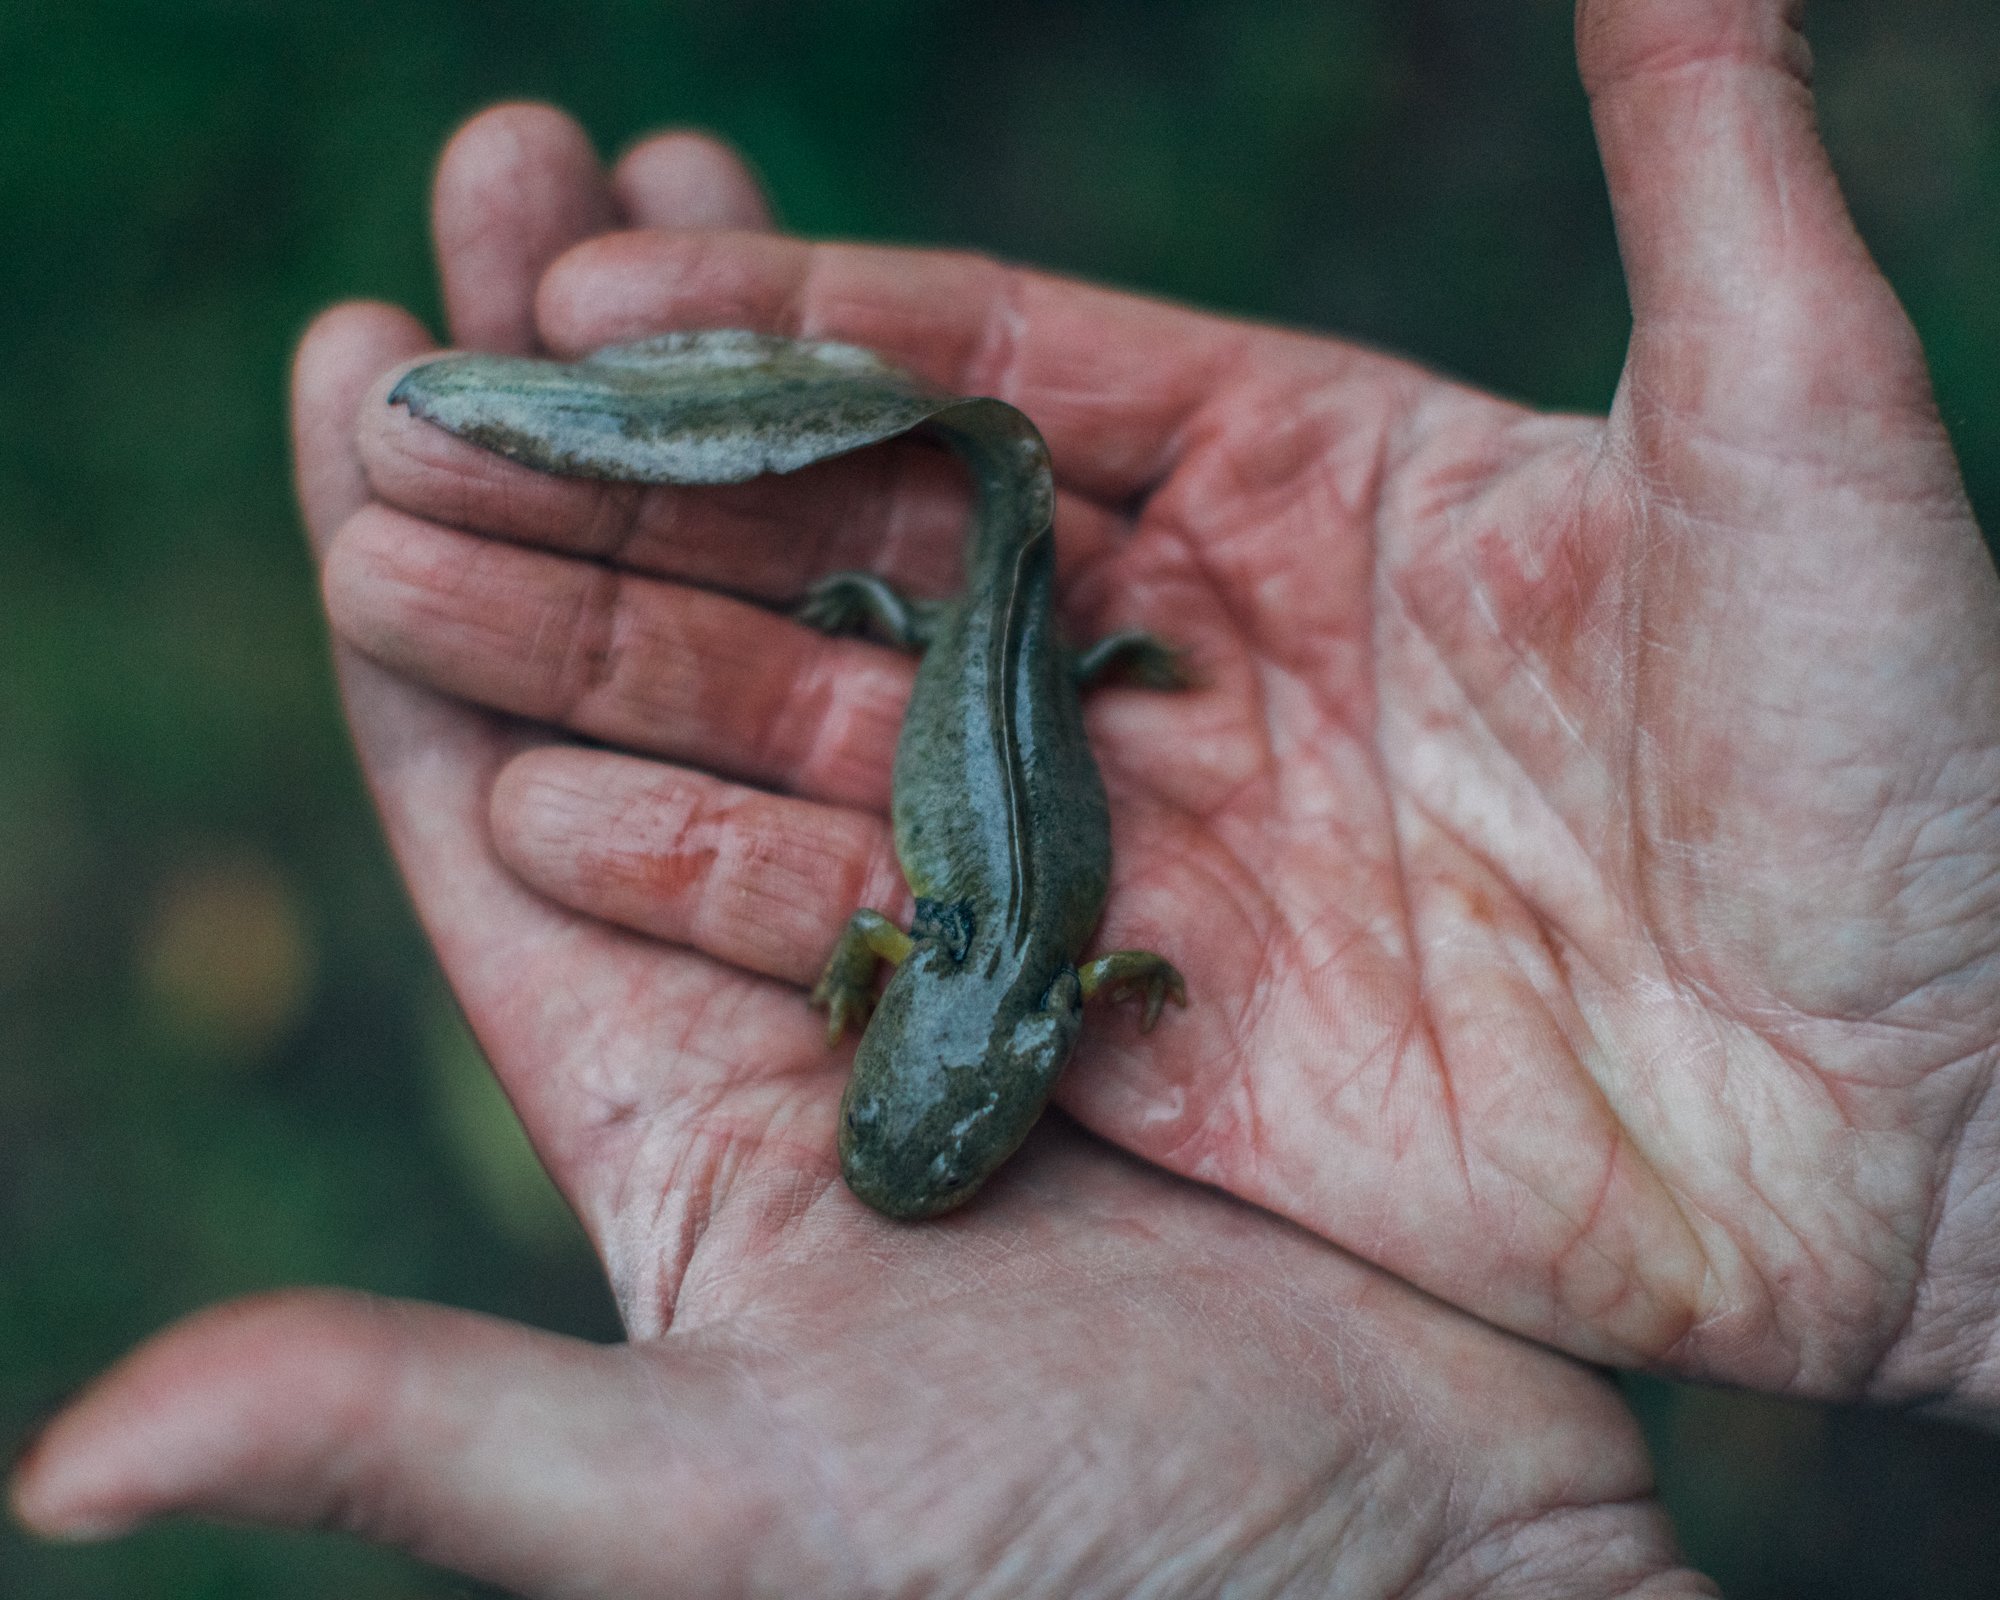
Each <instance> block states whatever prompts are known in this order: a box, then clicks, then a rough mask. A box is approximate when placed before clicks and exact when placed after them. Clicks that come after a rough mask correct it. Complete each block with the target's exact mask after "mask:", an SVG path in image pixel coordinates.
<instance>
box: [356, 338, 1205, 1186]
mask: <svg viewBox="0 0 2000 1600" xmlns="http://www.w3.org/2000/svg"><path fill="white" fill-rule="evenodd" d="M389 399H390V403H391V404H402V405H407V406H408V407H409V409H410V410H411V412H412V413H414V414H415V415H417V416H419V417H423V418H426V419H428V420H429V421H431V422H434V423H436V424H438V425H439V426H441V427H443V428H445V429H447V430H448V431H450V432H452V433H454V434H457V435H458V436H460V437H461V438H465V439H468V440H471V441H472V442H474V443H476V444H480V445H483V446H485V447H486V448H488V449H491V450H496V451H498V452H499V453H501V454H502V455H505V456H508V457H510V458H511V459H513V460H516V461H520V462H523V463H525V464H526V465H528V466H531V467H536V468H539V469H541V470H543V471H545V472H554V473H561V474H565V475H569V476H577V477H591V478H606V479H616V480H619V481H623V482H634V483H736V482H741V481H742V480H744V479H746V478H751V477H755V476H757V475H758V474H759V473H764V472H790V471H793V470H795V469H797V468H799V467H802V466H805V465H807V464H809V463H810V462H814V461H820V460H824V459H826V458H827V457H829V456H836V455H841V454H844V453H845V452H847V451H850V450H855V449H859V448H861V447H862V446H864V445H868V444H874V443H877V442H880V441H882V440H885V439H890V438H893V437H895V436H896V435H898V434H902V433H906V432H908V431H909V430H911V429H913V428H916V427H919V426H925V427H927V428H928V429H929V430H930V431H932V432H934V433H936V434H937V435H939V436H940V437H941V438H942V439H943V440H944V441H945V442H946V443H947V444H949V445H950V446H951V448H952V449H953V450H954V451H956V452H957V454H958V455H959V457H960V458H961V459H962V460H963V461H964V462H965V464H966V466H967V468H968V469H969V470H970V472H971V475H972V480H973V484H974V487H975V503H974V512H973V524H972V529H971V534H970V541H969V548H968V550H967V555H966V585H965V592H964V593H963V594H962V595H960V596H959V597H958V598H957V599H954V600H947V601H939V600H918V599H912V598H909V597H907V596H904V595H901V594H898V593H897V592H896V591H895V590H894V589H892V588H890V587H889V586H888V585H887V584H885V583H884V582H882V580H881V579H879V578H876V577H873V576H871V575H869V574H867V573H856V572H843V573H836V574H834V575H832V576H830V577H828V578H825V579H822V580H821V581H820V582H819V583H817V584H815V585H814V586H813V588H812V590H811V592H810V593H809V594H808V595H807V597H806V599H805V601H804V602H803V603H802V604H801V605H800V606H799V608H798V610H797V611H796V613H795V615H796V616H797V618H798V619H799V620H800V621H802V622H805V623H807V624H809V625H811V626H813V627H815V628H819V629H821V630H823V631H825V632H828V633H843V632H864V633H868V634H870V635H872V636H873V637H875V638H877V639H879V640H881V641H883V642H885V643H888V644H892V645H895V646H898V647H900V648H902V649H906V650H910V651H915V652H920V653H921V655H922V658H923V659H922V661H921V662H920V664H919V666H918V668H917V681H916V688H915V690H914V692H913V693H912V695H911V698H910V706H909V711H908V713H907V714H906V716H905V718H904V721H903V730H902V736H901V738H900V740H899V741H898V743H897V746H896V766H895V789H894V800H893V804H892V818H893V822H894V828H895V840H896V854H897V857H898V858H899V860H900V861H901V863H902V867H903V874H904V876H905V878H906V879H907V880H908V882H909V886H910V891H911V893H912V894H913V895H914V896H915V898H916V915H915V916H914V918H913V919H912V920H911V923H910V927H909V929H908V931H907V932H905V931H904V930H902V929H900V928H898V927H896V926H895V924H894V923H892V922H890V921H889V920H888V918H886V917H884V916H882V915H881V914H880V913H878V912H874V911H867V910H862V911H857V912H856V913H855V914H854V916H853V918H852V920H851V921H850V922H849V923H848V926H847V929H846V931H845V932H844V933H843V934H842V935H841V937H840V940H839V942H838V943H837V944H836V945H835V946H834V949H833V953H832V954H831V956H829V957H828V959H827V963H826V970H825V972H824V974H823V975H822V976H821V978H820V980H819V984H818V986H817V987H816V988H815V989H814V990H813V995H812V998H813V1002H814V1004H816V1005H821V1006H824V1007H825V1008H826V1011H827V1016H828V1028H827V1036H828V1040H829V1042H837V1041H838V1039H839V1037H840V1035H841V1033H842V1031H843V1030H844V1029H845V1028H846V1026H847V1025H848V1023H850V1022H854V1023H857V1024H859V1023H862V1022H863V1021H864V1020H865V1022H866V1026H865V1027H864V1028H863V1031H862V1035H861V1045H860V1049H859V1050H858V1052H857V1053H856V1055H855V1060H854V1072H853V1076H852V1077H851V1078H850V1080H849V1082H848V1086H847V1092H846V1094H845V1096H844V1097H843V1099H842V1101H841V1108H840V1164H841V1171H842V1173H843V1175H844V1176H845V1177H846V1179H847V1184H848V1187H849V1188H850V1189H852V1190H853V1191H854V1193H855V1194H856V1195H858V1196H859V1197H860V1198H861V1199H862V1200H864V1201H866V1202H867V1203H868V1204H869V1205H871V1206H873V1207H874V1208H875V1209H876V1210H878V1211H880V1212H882V1213H884V1214H885V1215H887V1216H891V1217H904V1218H915V1217H928V1216H936V1215H937V1214H939V1213H941V1212H945V1211H949V1210H951V1209H952V1208H953V1207H954V1206H957V1205H960V1204H962V1203H963V1202H964V1201H965V1200H966V1199H968V1198H969V1197H970V1196H971V1195H972V1194H973V1192H974V1191H975V1190H976V1189H978V1187H979V1186H980V1184H981V1183H983V1182H984V1181H985V1180H986V1179H987V1178H988V1177H989V1176H991V1174H992V1173H993V1171H994V1170H995V1169H996V1168H997V1167H999V1165H1000V1164H1001V1163H1002V1162H1003V1161H1005V1160H1006V1159H1007V1157H1008V1156H1010V1155H1012V1154H1013V1152H1014V1151H1015V1149H1016V1148H1017V1147H1018V1146H1019V1145H1020V1143H1021V1141H1022V1140H1023V1139H1024V1138H1026V1137H1027V1134H1028V1130H1029V1129H1030V1128H1032V1127H1033V1126H1034V1124H1035V1121H1036V1119H1037V1118H1038V1117H1039V1116H1040V1115H1041V1113H1042V1108H1043V1106H1044V1105H1045V1104H1046V1103H1047V1101H1048V1097H1049V1092H1050V1091H1051V1090H1052V1089H1053V1088H1054V1087H1055V1082H1056V1079H1057V1078H1058V1077H1059V1076H1060V1074H1061V1072H1062V1069H1063V1066H1064V1064H1065V1063H1066V1062H1067V1061H1068V1059H1069V1055H1070V1052H1071V1050H1072V1049H1073V1048H1074V1046H1075V1044H1076V1038H1077V1034H1078V1031H1079V1029H1080V1027H1081V1024H1082V1019H1083V1002H1084V1001H1085V1000H1086V999H1089V998H1090V997H1091V996H1092V995H1094V994H1097V993H1099V992H1105V993H1107V994H1109V995H1112V996H1117V995H1120V994H1128V993H1129V994H1132V995H1135V996H1137V997H1139V998H1140V999H1142V1000H1143V1002H1144V1007H1145V1009H1144V1014H1143V1026H1145V1027H1147V1028H1150V1027H1151V1026H1152V1025H1153V1023H1154V1021H1155V1020H1156V1019H1157V1018H1158V1016H1159V1012H1160V1008H1161V1006H1162V1004H1163V1003H1164V1002H1165V1001H1166V1000H1168V999H1172V1000H1174V1001H1175V1002H1176V1003H1178V1004H1185V1003H1186V999H1187V991H1186V987H1185V985H1184V984H1183V983H1182V981H1181V976H1180V974H1179V973H1178V972H1176V971H1175V970H1174V968H1173V967H1172V966H1171V965H1170V964H1169V963H1168V962H1166V961H1165V960H1163V959H1162V958H1161V957H1159V956H1157V955H1154V954H1152V953H1150V952H1147V951H1141V950H1119V951H1114V952H1112V953H1111V954H1109V955H1103V956H1099V957H1098V958H1097V959H1096V960H1093V961H1082V960H1080V958H1081V956H1082V954H1083V951H1084V948H1085V946H1086V944H1087V943H1088V941H1089V939H1090V935H1091V933H1092V931H1093V929H1094V928H1095V927H1096V925H1097V919H1098V916H1099V914H1100V912H1101V911H1102V910H1103V907H1104V897H1105V893H1106V889H1107V886H1108V883H1109V879H1110V866H1111V831H1110V821H1109V817H1108V814H1107V811H1106V807H1105V799H1104V785H1103V782H1102V781H1101V780H1100V778H1099V777H1098V773H1097V764H1096V762H1095V761H1093V760H1092V759H1091V754H1090V748H1089V746H1088V744H1087V743H1086V742H1085V739H1084V732H1083V718H1082V711H1081V707H1080V705H1079V703H1078V690H1079V688H1080V687H1081V686H1082V685H1084V684H1086V683H1088V682H1090V681H1092V680H1093V679H1095V678H1097V677H1099V676H1100V675H1102V674H1104V673H1105V672H1107V671H1111V670H1114V669H1122V670H1123V671H1124V672H1125V673H1126V674H1127V675H1128V676H1130V677H1132V678H1134V679H1136V680H1137V681H1139V682H1142V683H1144V684H1147V685H1149V686H1151V687H1155V688H1171V687H1176V686H1179V685H1180V684H1181V683H1182V682H1183V679H1182V676H1181V673H1180V670H1179V666H1178V662H1177V658H1176V656H1175V653H1174V652H1173V651H1172V650H1171V649H1170V648H1169V647H1167V646H1166V645H1164V644H1162V643H1160V642H1159V641H1158V640H1156V639H1154V638H1153V637H1151V636H1150V635H1148V634H1144V633H1121V634H1117V635H1114V636H1112V637H1111V638H1108V639H1104V640H1101V641H1100V642H1099V643H1097V644H1096V645H1094V646H1092V647H1091V648H1090V649H1088V650H1085V651H1083V652H1081V653H1077V652H1072V651H1070V650H1069V649H1067V648H1065V647H1064V645H1063V644H1062V643H1061V642H1060V640H1059V639H1058V638H1057V636H1056V631H1055V619H1054V575H1055V541H1054V538H1053V536H1052V533H1051V526H1050V525H1051V519H1052V516H1053V512H1054V504H1055V491H1054V484H1053V480H1052V477H1051V474H1050V470H1049V458H1048V451H1047V449H1046V448H1045V447H1044V445H1043V443H1042V439H1041V436H1040V434H1038V433H1037V432H1036V431H1035V428H1034V425H1033V424H1032V423H1031V422H1029V420H1028V419H1027V418H1026V417H1025V416H1023V415H1022V414H1021V413H1020V412H1019V411H1016V410H1015V409H1014V408H1013V407H1012V406H1008V405H1004V404H1002V403H1001V402H1000V401H997V400H986V399H962V398H959V397H956V396H952V395H947V394H942V393H939V392H938V391H936V390H933V389H930V388H927V387H925V386H924V385H923V384H921V383H919V382H918V381H917V380H916V379H914V378H912V377H910V376H909V375H907V374H905V373H902V372H899V371H897V370H896V369H894V368H892V367H889V366H887V365H885V364H884V363H883V362H881V361H880V360H879V359H878V358H876V357H875V356H873V355H872V354H870V353H869V352H867V351H863V350H858V349H855V348H853V347H852V346H847V345H837V344H814V343H807V342H804V341H799V340H791V339H779V338H772V337H768V336H764V335H759V334H752V333H744V332H737V331H720V332H712V333H694V334H669V335H667V336H665V337H664V338H659V339H651V340H647V341H645V342H644V343H641V344H634V345H622V346H618V347H615V348H613V349H610V350H602V351H599V352H597V353H596V354H595V355H593V356H590V357H587V358H586V359H584V360H582V361H578V362H552V361H537V360H531V359H528V358H525V357H510V356H482V355H462V356H447V357H444V358H441V359H440V360H437V361H434V362H431V363H429V364H427V365H425V366H421V367H417V368H415V369H414V370H412V371H411V372H410V373H409V374H408V375H407V376H406V377H404V379H403V381H402V382H401V383H400V384H398V385H397V387H396V389H395V390H394V392H393V393H392V394H391V395H390V397H389ZM885 961H886V962H889V963H891V964H892V965H893V966H894V968H895V970H894V972H893V973H892V975H891V976H890V979H889V982H888V984H887V986H886V987H885V988H884V989H883V991H882V995H881V999H880V1000H879V1001H876V1000H875V998H874V995H875V979H876V972H877V968H878V967H879V965H880V964H881V963H882V962H885ZM871 1012H872V1016H871V1015H870V1013H871Z"/></svg>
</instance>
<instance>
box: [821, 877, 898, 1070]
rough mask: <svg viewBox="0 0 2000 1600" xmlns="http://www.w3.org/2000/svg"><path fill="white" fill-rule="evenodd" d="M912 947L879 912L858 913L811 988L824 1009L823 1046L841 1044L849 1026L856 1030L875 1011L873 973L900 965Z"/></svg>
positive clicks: (848, 924) (851, 919)
mask: <svg viewBox="0 0 2000 1600" xmlns="http://www.w3.org/2000/svg"><path fill="white" fill-rule="evenodd" d="M912 948H914V946H913V945H912V944H911V941H910V936H909V935H908V934H907V933H905V932H903V930H902V929H901V928H899V927H897V926H896V925H895V923H893V922H891V921H890V920H889V919H888V918H887V917H885V916H883V915H882V913H881V912H879V911H865V910H864V911H857V912H855V913H854V915H853V916H851V917H849V918H848V919H847V926H846V927H845V928H844V929H843V930H841V935H840V938H839V939H838V940H836V941H835V943H834V946H833V953H832V954H831V955H829V956H828V957H827V958H826V970H825V971H823V972H822V973H821V974H820V975H819V982H818V983H816V984H814V985H813V992H812V1003H813V1004H814V1005H815V1006H824V1007H825V1008H826V1042H827V1043H828V1044H829V1045H835V1044H838V1043H840V1036H841V1034H842V1033H844V1032H846V1030H847V1025H848V1023H850V1022H852V1023H853V1024H854V1026H855V1027H856V1028H859V1027H861V1026H862V1024H864V1023H865V1022H867V1020H868V1013H869V1012H871V1011H873V1010H874V1009H875V969H876V967H877V966H879V965H880V964H881V963H882V962H884V961H887V962H889V963H890V964H891V965H895V964H897V963H900V962H901V961H902V959H903V958H904V957H905V956H907V955H908V954H909V953H910V951H911V949H912Z"/></svg>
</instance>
